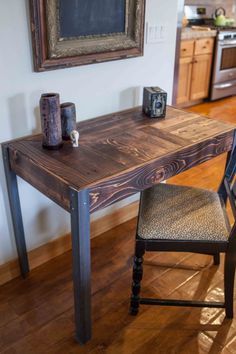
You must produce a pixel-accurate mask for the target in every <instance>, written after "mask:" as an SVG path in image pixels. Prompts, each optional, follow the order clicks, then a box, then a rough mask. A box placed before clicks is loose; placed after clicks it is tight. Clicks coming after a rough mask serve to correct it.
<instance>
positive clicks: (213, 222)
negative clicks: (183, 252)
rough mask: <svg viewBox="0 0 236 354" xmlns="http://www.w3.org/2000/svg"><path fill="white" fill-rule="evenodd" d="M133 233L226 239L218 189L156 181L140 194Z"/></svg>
mask: <svg viewBox="0 0 236 354" xmlns="http://www.w3.org/2000/svg"><path fill="white" fill-rule="evenodd" d="M137 233H138V235H139V237H141V238H143V239H173V240H176V239H178V240H202V241H204V240H212V241H214V240H215V241H226V239H227V238H228V236H229V228H228V225H227V219H226V218H225V215H224V212H223V209H222V205H221V201H220V197H219V195H218V193H216V192H212V191H209V190H204V189H199V188H192V187H185V186H177V185H172V184H165V183H160V184H158V185H156V186H154V187H152V188H150V189H147V190H145V191H144V192H143V194H142V199H141V203H140V211H139V222H138V231H137Z"/></svg>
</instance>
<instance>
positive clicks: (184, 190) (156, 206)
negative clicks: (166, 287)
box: [130, 146, 236, 318]
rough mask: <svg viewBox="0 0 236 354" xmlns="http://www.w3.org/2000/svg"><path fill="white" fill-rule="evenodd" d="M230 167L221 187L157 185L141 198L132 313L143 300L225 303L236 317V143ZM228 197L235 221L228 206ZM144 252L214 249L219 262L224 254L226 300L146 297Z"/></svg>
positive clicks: (169, 303)
mask: <svg viewBox="0 0 236 354" xmlns="http://www.w3.org/2000/svg"><path fill="white" fill-rule="evenodd" d="M227 161H228V163H227V167H226V170H225V175H224V178H223V180H222V183H221V185H220V187H219V189H218V192H217V193H216V192H212V191H209V190H203V189H198V188H192V187H184V186H176V185H171V184H162V183H161V184H158V185H156V186H154V187H152V188H149V189H147V190H145V191H143V193H142V195H141V198H140V206H139V216H138V224H137V233H136V243H135V257H134V266H133V283H132V294H131V304H130V313H131V314H132V315H136V314H137V313H138V309H139V304H149V305H167V306H192V307H217V308H225V311H226V317H228V318H233V292H234V275H235V265H236V181H235V172H236V148H235V146H234V148H233V151H232V153H231V155H228V159H227ZM227 200H229V202H230V205H231V208H232V211H233V215H234V219H235V222H234V225H233V227H232V228H231V227H230V224H229V220H228V217H227V214H226V211H225V204H226V201H227ZM145 251H158V252H160V251H171V252H194V253H202V254H212V255H213V256H214V263H215V264H219V254H220V252H224V253H225V265H224V295H225V298H224V302H209V301H190V300H169V299H151V298H141V297H140V289H141V280H142V274H143V266H142V263H143V256H144V253H145Z"/></svg>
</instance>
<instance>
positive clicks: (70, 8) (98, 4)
mask: <svg viewBox="0 0 236 354" xmlns="http://www.w3.org/2000/svg"><path fill="white" fill-rule="evenodd" d="M125 3H126V1H125V0H59V28H60V37H61V38H73V37H75V38H76V37H81V36H90V35H107V34H109V33H110V34H112V33H113V34H114V33H119V32H125Z"/></svg>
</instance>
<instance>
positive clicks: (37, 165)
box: [6, 107, 236, 211]
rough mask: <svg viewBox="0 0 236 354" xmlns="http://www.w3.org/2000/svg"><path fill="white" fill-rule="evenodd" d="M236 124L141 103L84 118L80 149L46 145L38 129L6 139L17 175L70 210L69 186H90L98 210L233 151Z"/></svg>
mask: <svg viewBox="0 0 236 354" xmlns="http://www.w3.org/2000/svg"><path fill="white" fill-rule="evenodd" d="M235 128H236V126H235V125H233V124H230V123H225V122H221V121H217V120H213V119H209V118H206V117H203V116H200V115H198V114H195V113H190V112H186V111H183V110H180V109H176V108H173V107H167V113H166V118H164V119H163V118H162V119H153V118H149V117H147V116H146V115H145V114H143V113H142V109H141V107H137V108H134V109H129V110H126V111H122V112H117V113H113V114H109V115H106V116H103V117H98V118H94V119H89V120H86V121H83V122H80V123H79V124H78V129H79V132H80V140H79V148H73V147H72V145H71V143H70V141H65V142H64V145H63V147H62V148H61V149H59V150H56V151H52V150H46V149H44V148H43V147H42V136H41V135H40V134H39V135H32V136H28V137H25V138H21V139H17V140H13V141H11V142H8V143H6V144H7V145H8V148H9V156H10V164H11V169H12V170H13V171H14V172H15V173H16V174H17V175H18V176H20V177H22V178H23V179H25V180H26V181H27V182H29V183H30V184H32V185H33V186H34V187H36V188H37V189H38V190H40V191H41V192H42V193H43V194H45V195H46V196H48V197H49V198H51V199H52V200H54V201H55V202H56V203H57V204H59V205H60V206H62V207H63V208H65V209H66V210H70V205H69V203H70V199H69V187H73V188H75V189H76V190H83V189H88V190H89V194H90V211H95V210H98V209H100V208H103V207H105V206H108V205H110V204H112V203H114V202H116V201H118V200H121V199H123V198H124V197H127V196H129V195H132V194H134V193H137V192H138V191H140V190H143V189H145V188H148V187H149V186H151V185H153V184H155V183H159V182H160V181H162V180H164V179H167V178H169V177H171V176H173V175H176V174H178V173H180V172H182V171H184V170H186V169H188V168H191V167H193V166H195V165H197V164H199V163H201V162H204V161H206V160H208V159H210V158H212V157H214V156H217V155H219V154H221V153H223V152H226V151H229V150H230V149H231V148H232V142H233V135H234V130H235Z"/></svg>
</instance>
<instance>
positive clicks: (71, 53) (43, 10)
mask: <svg viewBox="0 0 236 354" xmlns="http://www.w3.org/2000/svg"><path fill="white" fill-rule="evenodd" d="M125 1H126V20H125V32H124V33H111V34H108V35H96V36H81V37H74V38H61V37H60V22H59V0H30V7H31V23H32V26H31V28H32V36H33V49H34V66H35V70H36V71H44V70H51V69H56V68H62V67H68V66H75V65H85V64H92V63H98V62H103V61H108V60H115V59H124V58H129V57H135V56H141V55H143V35H144V9H145V0H125Z"/></svg>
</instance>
